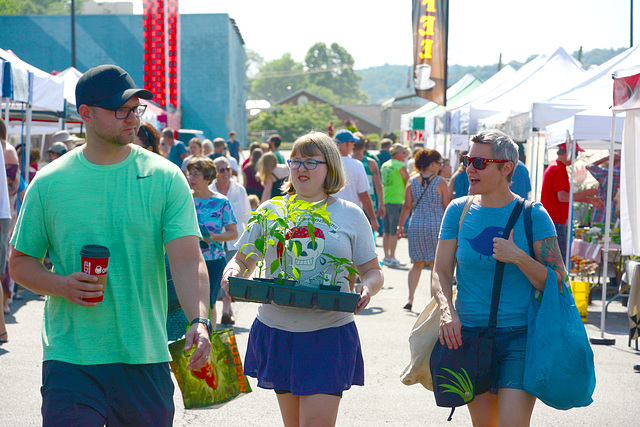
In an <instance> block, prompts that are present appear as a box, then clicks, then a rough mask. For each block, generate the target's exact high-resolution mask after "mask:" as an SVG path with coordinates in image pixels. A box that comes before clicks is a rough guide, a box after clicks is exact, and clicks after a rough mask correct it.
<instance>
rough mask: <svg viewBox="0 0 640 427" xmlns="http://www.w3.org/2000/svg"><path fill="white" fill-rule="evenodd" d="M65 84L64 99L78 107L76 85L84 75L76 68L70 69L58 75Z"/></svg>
mask: <svg viewBox="0 0 640 427" xmlns="http://www.w3.org/2000/svg"><path fill="white" fill-rule="evenodd" d="M57 76H58V77H59V78H61V79H62V81H63V82H64V99H65V101H67V102H68V103H69V104H71V105H76V85H77V84H78V80H80V77H82V73H81V72H80V71H78V70H77V69H76V68H73V67H69V68H67V69H66V70H64V71H61V72H60V73H59V74H58V75H57Z"/></svg>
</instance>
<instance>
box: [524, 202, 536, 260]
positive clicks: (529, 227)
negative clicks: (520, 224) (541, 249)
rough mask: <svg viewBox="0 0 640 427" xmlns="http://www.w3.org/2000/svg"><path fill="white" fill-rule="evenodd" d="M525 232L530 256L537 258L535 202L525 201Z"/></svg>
mask: <svg viewBox="0 0 640 427" xmlns="http://www.w3.org/2000/svg"><path fill="white" fill-rule="evenodd" d="M523 220H524V232H525V234H526V235H527V243H528V244H529V255H530V256H531V258H535V257H536V255H535V253H534V252H533V202H532V201H529V200H525V202H524V215H523Z"/></svg>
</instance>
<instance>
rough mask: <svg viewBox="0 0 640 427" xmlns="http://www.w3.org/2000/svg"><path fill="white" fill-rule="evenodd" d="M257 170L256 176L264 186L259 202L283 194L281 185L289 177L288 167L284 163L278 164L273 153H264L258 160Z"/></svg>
mask: <svg viewBox="0 0 640 427" xmlns="http://www.w3.org/2000/svg"><path fill="white" fill-rule="evenodd" d="M257 170H258V172H257V177H258V179H259V180H260V183H261V184H262V186H263V187H264V190H263V191H262V198H261V200H260V201H261V202H263V203H264V202H266V201H267V200H269V199H272V198H274V197H276V196H282V195H283V194H284V191H283V190H282V186H283V184H284V182H285V180H286V179H287V178H288V177H289V168H287V166H286V165H281V164H278V158H277V157H276V155H275V154H273V153H271V152H269V153H264V154H263V155H262V157H260V160H258V166H257Z"/></svg>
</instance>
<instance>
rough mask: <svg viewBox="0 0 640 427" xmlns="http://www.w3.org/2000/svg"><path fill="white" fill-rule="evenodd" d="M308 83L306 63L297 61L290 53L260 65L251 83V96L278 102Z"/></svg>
mask: <svg viewBox="0 0 640 427" xmlns="http://www.w3.org/2000/svg"><path fill="white" fill-rule="evenodd" d="M307 83H308V79H307V76H306V75H305V74H304V65H302V64H301V63H300V62H296V61H295V60H294V59H293V58H292V57H291V54H290V53H285V54H284V55H282V58H280V59H274V60H273V61H269V62H267V63H266V64H264V65H263V66H262V67H260V72H259V73H258V75H257V76H256V78H255V79H254V80H253V82H252V83H251V97H252V98H254V99H268V100H269V101H271V102H272V103H274V102H278V101H280V100H281V99H283V98H284V97H286V96H287V95H288V94H290V93H293V92H295V91H297V90H299V89H301V88H303V87H306V85H307Z"/></svg>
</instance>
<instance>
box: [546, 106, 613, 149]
mask: <svg viewBox="0 0 640 427" xmlns="http://www.w3.org/2000/svg"><path fill="white" fill-rule="evenodd" d="M611 114H612V111H611V110H610V109H609V108H600V107H595V108H590V109H588V110H585V111H581V112H579V113H576V114H574V115H573V116H571V117H569V118H568V119H564V120H561V121H559V122H557V123H553V124H551V125H549V126H547V127H545V139H546V141H547V147H548V148H551V147H556V146H558V145H560V144H563V143H565V142H567V139H573V140H575V141H578V142H579V143H580V147H582V148H585V149H594V150H595V149H598V150H607V149H609V140H610V139H611ZM624 118H625V114H624V113H622V114H617V115H616V135H615V140H614V142H615V145H616V147H615V148H617V149H619V148H621V146H622V127H623V125H624Z"/></svg>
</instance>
